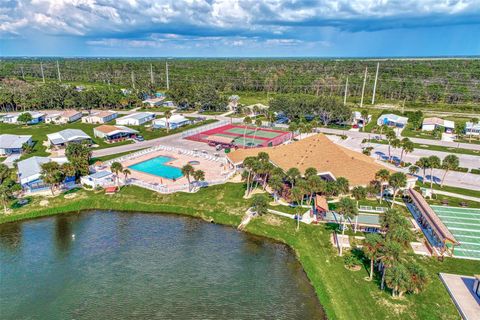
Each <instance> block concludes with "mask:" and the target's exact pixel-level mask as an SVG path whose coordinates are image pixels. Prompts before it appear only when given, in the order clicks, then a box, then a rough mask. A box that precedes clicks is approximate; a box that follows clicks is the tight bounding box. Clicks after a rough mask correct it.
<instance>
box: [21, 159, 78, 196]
mask: <svg viewBox="0 0 480 320" xmlns="http://www.w3.org/2000/svg"><path fill="white" fill-rule="evenodd" d="M50 161H55V162H57V163H59V164H64V163H67V162H68V160H67V158H65V157H62V158H48V157H31V158H28V159H25V160H22V161H19V162H18V163H17V167H18V178H19V180H20V184H21V186H22V188H23V190H25V191H26V192H37V191H45V190H48V188H49V186H48V185H46V184H45V183H44V182H43V181H42V179H41V175H42V164H44V163H48V162H50ZM72 181H73V183H75V177H68V178H67V179H65V182H67V183H71V182H72Z"/></svg>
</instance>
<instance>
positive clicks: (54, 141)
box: [47, 129, 92, 148]
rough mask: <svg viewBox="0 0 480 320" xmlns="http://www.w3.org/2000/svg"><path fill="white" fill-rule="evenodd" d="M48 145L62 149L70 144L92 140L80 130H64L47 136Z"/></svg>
mask: <svg viewBox="0 0 480 320" xmlns="http://www.w3.org/2000/svg"><path fill="white" fill-rule="evenodd" d="M47 138H48V144H49V146H51V147H56V148H62V147H66V146H67V145H68V144H70V143H81V142H85V141H86V142H88V143H91V142H92V138H90V136H89V135H88V134H86V133H85V132H83V131H82V130H80V129H65V130H62V131H59V132H55V133H50V134H47Z"/></svg>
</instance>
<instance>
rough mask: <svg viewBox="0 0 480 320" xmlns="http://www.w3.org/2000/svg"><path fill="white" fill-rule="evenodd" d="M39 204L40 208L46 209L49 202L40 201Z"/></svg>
mask: <svg viewBox="0 0 480 320" xmlns="http://www.w3.org/2000/svg"><path fill="white" fill-rule="evenodd" d="M39 204H40V206H42V207H46V206H48V205H49V204H50V202H49V201H48V200H42V201H40V203H39Z"/></svg>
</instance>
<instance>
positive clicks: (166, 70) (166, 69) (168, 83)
mask: <svg viewBox="0 0 480 320" xmlns="http://www.w3.org/2000/svg"><path fill="white" fill-rule="evenodd" d="M165 73H166V74H167V77H166V80H167V90H170V81H169V79H168V61H166V62H165Z"/></svg>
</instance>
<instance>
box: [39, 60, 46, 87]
mask: <svg viewBox="0 0 480 320" xmlns="http://www.w3.org/2000/svg"><path fill="white" fill-rule="evenodd" d="M40 70H41V71H42V80H43V83H45V74H44V73H43V63H41V62H40Z"/></svg>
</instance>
